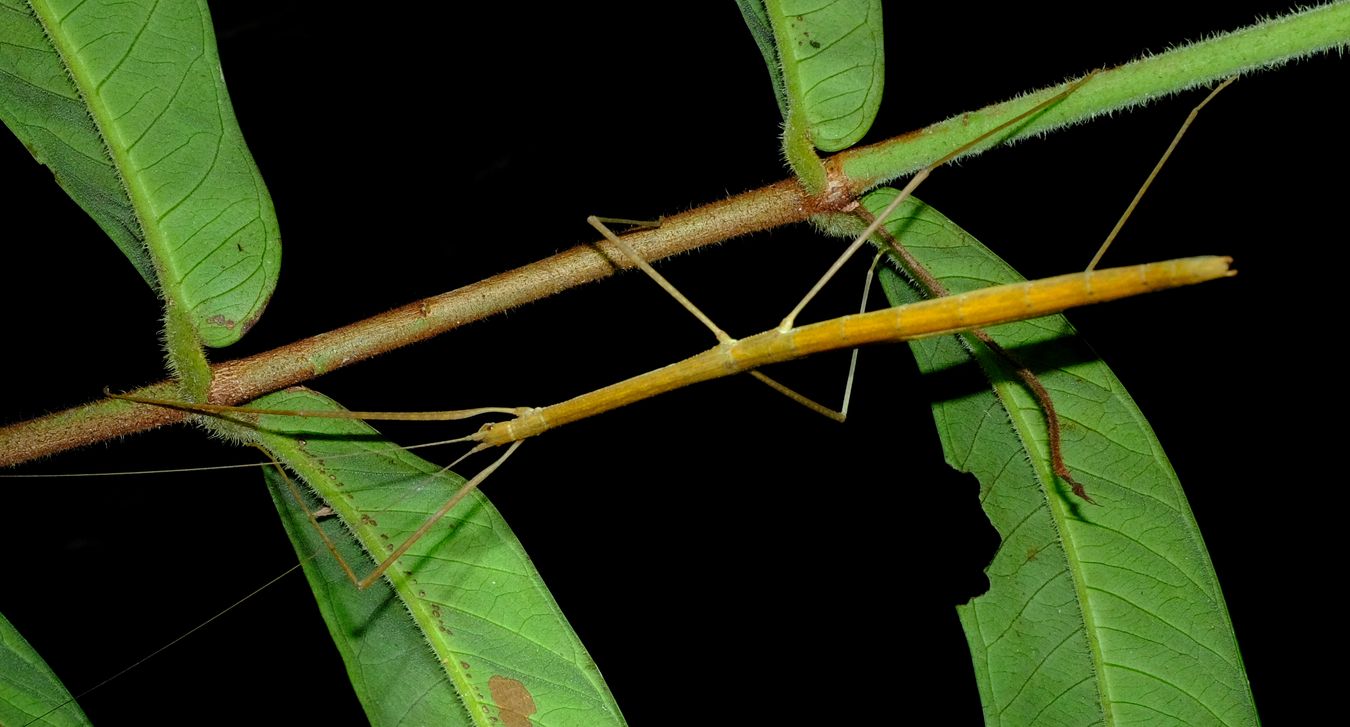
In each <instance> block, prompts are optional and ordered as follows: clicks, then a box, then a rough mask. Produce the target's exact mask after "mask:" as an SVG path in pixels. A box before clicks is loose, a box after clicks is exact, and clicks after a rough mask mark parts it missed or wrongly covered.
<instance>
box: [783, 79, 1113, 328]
mask: <svg viewBox="0 0 1350 727" xmlns="http://www.w3.org/2000/svg"><path fill="white" fill-rule="evenodd" d="M1095 75H1096V71H1093V72H1092V73H1089V74H1088V75H1086V76H1084V77H1083V78H1081V79H1079V80H1077V81H1075V82H1073V83H1071V84H1069V85H1068V86H1067V87H1065V89H1064V90H1063V91H1060V92H1059V93H1057V94H1055V95H1054V96H1051V97H1050V98H1048V99H1046V100H1044V101H1042V102H1040V103H1038V104H1036V105H1035V106H1033V107H1031V108H1030V109H1027V110H1026V111H1023V112H1022V113H1020V114H1017V115H1016V116H1014V117H1012V118H1011V119H1008V120H1007V121H1004V122H1003V123H1001V124H999V125H998V126H995V127H994V128H992V129H990V130H988V131H986V132H984V133H983V134H980V135H979V136H977V137H975V138H974V139H971V140H970V141H968V142H966V143H965V144H962V145H961V146H959V147H957V148H955V149H953V150H952V151H950V152H948V153H947V154H945V155H944V156H943V157H942V158H940V159H938V160H937V161H935V162H932V163H930V164H929V165H928V166H925V167H924V168H922V169H920V170H919V171H917V172H915V173H914V176H913V177H910V180H909V183H908V184H906V185H905V186H904V188H903V189H901V190H900V194H898V195H896V197H895V199H893V200H891V203H890V204H889V205H887V206H886V209H884V210H882V212H881V214H879V215H877V216H876V218H875V219H873V220H872V221H871V223H869V224H868V226H867V229H865V230H863V232H862V234H860V235H858V236H857V237H856V238H854V240H853V242H851V243H849V246H848V247H847V248H845V249H844V252H843V253H842V254H840V256H839V258H838V259H837V260H835V261H834V264H833V265H831V266H830V268H829V270H826V271H825V274H824V275H822V276H821V277H820V280H818V281H816V284H815V285H813V286H812V287H811V290H809V291H807V293H806V295H805V296H804V297H803V298H802V300H801V302H799V303H798V304H797V306H796V307H795V308H793V309H792V310H791V312H789V313H788V314H787V316H786V317H784V318H783V322H782V323H779V324H778V330H780V331H787V330H791V329H792V327H793V326H794V325H795V324H796V322H797V316H798V315H800V314H801V312H802V309H804V308H806V304H807V303H810V302H811V299H812V298H815V297H816V294H817V293H819V292H820V291H821V289H822V288H824V287H825V284H826V283H828V282H830V279H831V278H833V277H834V275H835V273H837V272H839V269H840V268H842V267H843V266H844V263H846V262H848V260H849V258H851V257H853V254H854V253H856V252H857V251H858V249H859V248H861V247H862V246H863V245H864V244H866V243H867V241H868V240H869V239H871V237H872V235H873V234H874V233H876V231H877V229H878V228H880V227H881V226H882V225H883V224H885V222H886V220H887V219H889V218H890V216H891V213H893V212H895V210H896V208H897V207H899V206H900V205H901V204H902V203H903V202H904V201H905V200H906V199H909V198H910V196H911V195H913V194H914V190H915V189H917V188H918V186H919V185H920V184H922V183H923V181H924V180H925V179H927V178H928V175H930V174H932V173H933V170H934V169H937V168H938V167H940V166H942V165H943V164H946V163H947V162H949V161H951V160H953V159H955V158H956V157H958V156H961V155H962V154H965V153H966V152H967V151H969V150H970V149H972V148H974V147H976V146H978V145H979V144H982V143H984V142H985V141H986V140H988V139H989V138H990V137H992V136H994V135H995V134H998V133H999V132H1001V131H1003V130H1004V129H1007V128H1008V127H1010V126H1013V125H1015V124H1019V123H1021V122H1022V121H1024V120H1026V119H1028V118H1031V117H1033V116H1035V115H1036V114H1039V113H1041V112H1042V111H1044V110H1046V109H1048V108H1050V107H1051V106H1053V105H1055V104H1057V103H1059V102H1060V101H1063V100H1064V99H1065V98H1068V97H1069V95H1070V94H1072V93H1073V92H1074V91H1077V90H1078V88H1079V87H1080V86H1082V85H1083V84H1084V83H1087V82H1088V81H1090V80H1092V77H1093V76H1095Z"/></svg>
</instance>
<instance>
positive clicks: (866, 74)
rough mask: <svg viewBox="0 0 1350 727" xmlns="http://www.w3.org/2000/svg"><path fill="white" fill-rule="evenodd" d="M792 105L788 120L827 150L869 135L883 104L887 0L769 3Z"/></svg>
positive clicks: (773, 0)
mask: <svg viewBox="0 0 1350 727" xmlns="http://www.w3.org/2000/svg"><path fill="white" fill-rule="evenodd" d="M765 7H766V8H767V10H768V14H769V17H770V20H771V22H772V23H773V28H774V35H775V36H776V38H777V40H778V57H779V59H780V60H781V61H782V64H783V77H784V85H785V87H786V89H787V94H788V98H789V106H790V118H789V119H788V126H789V127H790V128H798V129H802V130H804V131H805V133H806V134H807V136H808V138H809V140H810V141H811V143H813V144H814V145H815V146H816V148H818V149H820V150H822V151H838V150H840V149H847V148H848V147H850V146H853V145H854V144H855V143H857V142H858V140H859V139H862V138H863V136H864V135H865V134H866V133H867V130H868V129H869V128H871V126H872V120H873V119H874V118H876V114H877V109H878V108H879V107H880V105H881V87H882V78H883V75H884V67H885V62H884V61H885V56H884V54H883V50H884V49H883V46H882V27H881V0H833V1H832V2H821V0H811V1H808V0H769V1H768V2H766V3H765Z"/></svg>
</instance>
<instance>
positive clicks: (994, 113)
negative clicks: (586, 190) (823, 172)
mask: <svg viewBox="0 0 1350 727" xmlns="http://www.w3.org/2000/svg"><path fill="white" fill-rule="evenodd" d="M1348 45H1350V3H1347V2H1337V3H1333V4H1331V5H1323V6H1321V7H1316V8H1311V9H1308V10H1304V11H1302V12H1298V13H1294V14H1292V15H1286V16H1284V17H1281V18H1277V19H1274V20H1267V21H1264V22H1261V23H1257V24H1256V25H1252V26H1250V27H1247V28H1243V29H1241V30H1237V31H1234V32H1232V33H1226V34H1224V35H1220V36H1217V37H1214V38H1210V39H1207V40H1202V41H1198V42H1195V43H1192V44H1190V45H1185V46H1181V47H1179V48H1174V49H1172V50H1169V51H1167V52H1166V53H1161V54H1158V55H1155V56H1148V57H1145V58H1141V59H1139V60H1137V61H1133V62H1131V63H1127V64H1125V65H1123V66H1119V67H1117V68H1112V69H1107V70H1103V71H1099V72H1097V73H1096V75H1094V76H1093V77H1092V79H1091V80H1090V81H1088V82H1087V83H1085V84H1083V86H1082V87H1081V88H1079V89H1078V90H1076V91H1074V92H1073V93H1072V94H1070V95H1069V96H1068V97H1067V98H1065V99H1064V101H1062V102H1061V103H1057V104H1055V105H1054V106H1053V107H1051V108H1049V109H1047V110H1046V111H1045V112H1044V113H1041V114H1038V115H1037V116H1036V117H1035V118H1033V119H1030V120H1029V121H1027V122H1026V123H1024V124H1021V125H1018V126H1016V127H1014V128H1013V129H1012V130H1010V131H1008V132H1007V133H1006V134H1004V135H1002V136H996V137H994V138H991V139H990V140H989V141H987V142H986V143H983V144H979V145H977V146H975V147H973V148H972V149H971V150H970V151H968V152H966V153H965V154H963V155H961V156H960V157H957V158H958V159H960V158H963V157H968V156H972V155H975V154H979V153H980V152H983V151H985V150H986V149H990V148H993V147H995V146H999V145H1002V144H1005V143H1007V142H1010V141H1016V140H1019V139H1025V138H1028V137H1032V136H1038V135H1041V134H1045V133H1046V132H1049V131H1054V130H1057V129H1062V128H1065V127H1068V126H1073V125H1075V124H1081V123H1084V122H1086V121H1089V120H1091V119H1093V118H1096V117H1098V116H1101V115H1103V114H1109V113H1113V112H1116V111H1120V110H1122V109H1128V108H1133V107H1136V106H1142V105H1144V104H1146V103H1149V102H1150V101H1153V100H1154V99H1158V98H1162V97H1165V96H1170V95H1174V94H1177V93H1181V92H1182V91H1186V90H1188V89H1191V88H1195V87H1197V86H1206V85H1210V84H1214V83H1217V82H1219V81H1222V80H1223V79H1225V78H1228V77H1229V76H1234V75H1238V74H1243V73H1248V72H1251V71H1255V70H1261V69H1266V68H1271V67H1274V66H1279V65H1281V64H1283V63H1285V62H1287V61H1290V60H1294V59H1297V58H1302V57H1305V56H1309V55H1313V54H1316V53H1320V52H1325V51H1328V50H1332V49H1336V48H1340V49H1342V50H1344V49H1345V48H1346V47H1347V46H1348ZM1075 80H1077V79H1075ZM1072 82H1073V81H1068V82H1065V83H1063V84H1060V85H1058V86H1053V87H1051V88H1046V89H1042V90H1040V91H1036V92H1034V93H1029V94H1026V95H1024V96H1021V97H1019V98H1016V99H1013V100H1011V101H1005V102H1003V103H1000V104H994V105H993V106H988V107H986V108H983V109H980V110H979V111H973V112H970V113H964V114H959V115H957V116H953V117H952V118H950V119H947V120H946V121H942V122H939V123H937V124H934V125H932V126H930V127H928V128H926V129H924V130H922V131H921V132H917V133H911V134H906V135H904V136H899V137H896V138H893V139H888V140H886V141H882V142H879V143H876V144H872V145H869V146H865V147H859V148H856V149H851V150H849V151H846V152H842V153H840V154H837V155H835V156H834V157H831V158H830V160H829V162H828V163H829V164H830V166H831V167H832V168H833V169H835V170H836V174H837V175H838V176H839V177H842V178H843V180H845V183H846V184H848V185H849V187H850V188H851V189H852V191H853V193H854V194H860V193H862V192H864V191H866V190H868V189H871V188H872V187H875V186H878V185H880V184H884V183H885V182H888V181H890V180H892V179H895V178H897V177H902V176H904V175H906V174H909V173H911V172H914V171H917V170H919V169H922V168H923V167H925V166H927V165H929V164H931V163H932V162H933V161H935V160H938V159H941V158H942V157H943V155H945V154H947V153H948V152H950V151H951V150H952V149H956V148H958V147H960V146H961V145H963V144H966V143H969V142H970V141H972V140H974V139H977V138H979V136H980V135H981V134H984V133H986V132H988V131H989V130H990V129H992V128H994V127H996V126H998V125H999V124H1000V123H1003V122H1004V121H1006V120H1007V119H1009V118H1012V117H1013V116H1016V115H1017V114H1019V113H1022V112H1024V111H1026V110H1027V109H1030V108H1032V107H1033V106H1035V105H1036V104H1038V103H1040V102H1041V101H1044V100H1045V99H1047V98H1049V97H1051V96H1053V95H1055V94H1057V93H1060V92H1062V91H1063V90H1064V88H1065V87H1066V86H1068V85H1069V84H1070V83H1072Z"/></svg>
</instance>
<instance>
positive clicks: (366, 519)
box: [361, 513, 379, 528]
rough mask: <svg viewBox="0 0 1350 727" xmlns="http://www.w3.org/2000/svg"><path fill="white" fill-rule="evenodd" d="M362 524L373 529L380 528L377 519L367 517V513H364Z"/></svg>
mask: <svg viewBox="0 0 1350 727" xmlns="http://www.w3.org/2000/svg"><path fill="white" fill-rule="evenodd" d="M361 524H362V525H369V526H371V527H372V528H373V527H378V526H379V523H377V522H375V518H373V517H371V516H369V515H367V514H365V513H362V514H361Z"/></svg>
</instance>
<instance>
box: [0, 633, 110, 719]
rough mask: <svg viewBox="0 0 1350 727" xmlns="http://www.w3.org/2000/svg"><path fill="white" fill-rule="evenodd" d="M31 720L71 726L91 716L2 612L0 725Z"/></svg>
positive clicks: (0, 638)
mask: <svg viewBox="0 0 1350 727" xmlns="http://www.w3.org/2000/svg"><path fill="white" fill-rule="evenodd" d="M39 718H40V719H39ZM29 724H32V725H42V726H43V727H68V726H69V725H87V724H89V720H88V718H86V717H85V716H84V712H83V711H82V710H81V709H80V705H78V704H76V703H75V701H74V700H73V699H72V698H71V696H70V692H68V691H66V688H65V686H64V685H63V684H61V680H60V679H57V678H56V675H55V674H53V673H52V670H51V669H49V668H47V663H46V662H44V661H43V660H42V657H40V656H38V654H37V652H36V651H33V647H32V646H29V645H28V642H27V641H26V640H25V639H24V638H23V636H22V635H20V634H19V631H18V629H16V628H14V625H13V624H11V623H10V622H9V620H8V619H6V618H5V617H4V616H3V615H0V725H5V726H6V727H8V726H9V725H29Z"/></svg>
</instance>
